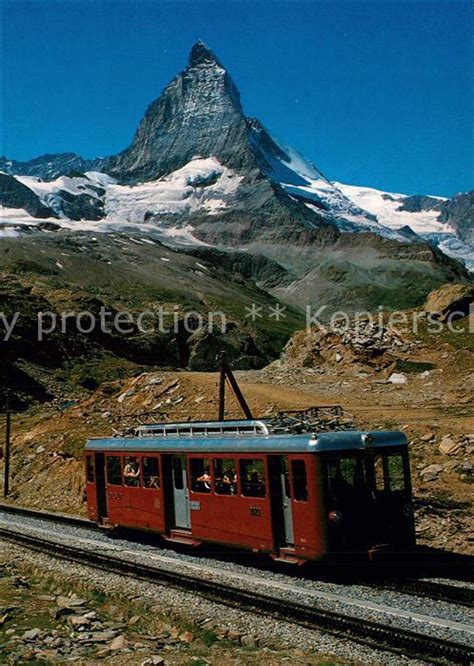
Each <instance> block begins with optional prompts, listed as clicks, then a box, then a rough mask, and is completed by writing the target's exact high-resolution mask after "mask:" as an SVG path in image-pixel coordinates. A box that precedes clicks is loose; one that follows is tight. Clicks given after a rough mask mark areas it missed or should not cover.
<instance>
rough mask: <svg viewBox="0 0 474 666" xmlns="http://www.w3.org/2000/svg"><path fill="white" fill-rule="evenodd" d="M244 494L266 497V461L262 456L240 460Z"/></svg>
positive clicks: (246, 495)
mask: <svg viewBox="0 0 474 666" xmlns="http://www.w3.org/2000/svg"><path fill="white" fill-rule="evenodd" d="M240 478H241V483H242V495H244V496H245V497H265V495H266V488H265V463H264V461H263V460H262V459H260V458H250V459H246V460H241V461H240Z"/></svg>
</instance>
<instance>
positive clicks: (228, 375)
mask: <svg viewBox="0 0 474 666" xmlns="http://www.w3.org/2000/svg"><path fill="white" fill-rule="evenodd" d="M219 361H220V375H219V421H223V420H224V414H225V380H226V379H228V380H229V384H230V386H231V388H232V390H233V392H234V395H235V397H236V398H237V402H238V403H239V405H240V408H241V409H242V411H243V413H244V414H245V418H246V419H253V416H252V412H251V411H250V407H249V406H248V404H247V401H246V400H245V398H244V396H243V394H242V391H241V390H240V387H239V385H238V383H237V380H236V378H235V377H234V374H233V372H232V370H231V369H230V366H229V364H228V363H227V360H226V357H225V352H221V353H220V354H219Z"/></svg>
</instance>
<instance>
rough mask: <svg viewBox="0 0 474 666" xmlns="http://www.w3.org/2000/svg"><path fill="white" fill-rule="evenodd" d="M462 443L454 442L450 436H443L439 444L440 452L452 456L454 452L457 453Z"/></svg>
mask: <svg viewBox="0 0 474 666" xmlns="http://www.w3.org/2000/svg"><path fill="white" fill-rule="evenodd" d="M462 448H463V447H462V444H461V443H459V442H455V441H454V439H452V438H451V437H448V436H446V437H443V439H442V440H441V444H440V445H439V450H440V453H442V454H444V455H445V456H454V455H455V454H456V453H459V452H460V451H461V450H462Z"/></svg>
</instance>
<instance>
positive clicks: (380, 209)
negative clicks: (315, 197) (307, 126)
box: [335, 183, 474, 271]
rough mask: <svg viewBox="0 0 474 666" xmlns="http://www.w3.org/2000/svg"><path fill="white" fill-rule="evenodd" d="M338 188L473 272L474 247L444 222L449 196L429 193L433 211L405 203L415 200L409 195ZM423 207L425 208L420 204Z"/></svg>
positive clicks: (390, 224)
mask: <svg viewBox="0 0 474 666" xmlns="http://www.w3.org/2000/svg"><path fill="white" fill-rule="evenodd" d="M335 185H336V186H337V187H338V189H339V190H340V191H341V192H343V193H344V194H345V195H346V197H348V198H349V199H351V200H352V201H353V202H354V203H355V204H356V205H357V206H360V207H361V208H363V209H365V210H367V211H368V212H369V213H371V214H372V215H375V216H376V217H377V220H378V221H379V222H380V223H381V224H383V225H385V226H386V227H390V228H391V229H394V230H397V229H402V228H403V227H410V229H412V230H413V231H414V232H415V233H416V234H417V235H418V236H419V237H420V238H421V239H423V240H425V241H428V243H430V244H431V245H436V246H437V247H438V248H439V249H440V250H441V251H442V252H444V253H445V254H447V255H448V256H450V257H454V258H455V259H460V260H461V261H463V262H464V263H465V264H466V266H467V268H468V269H469V270H470V271H474V248H473V247H472V245H470V244H469V243H467V242H464V241H463V240H462V239H461V238H460V237H459V235H458V233H457V232H456V229H454V228H453V227H452V226H451V225H449V224H447V223H445V222H442V216H441V210H442V207H443V204H444V202H446V201H448V199H446V197H439V196H428V197H423V199H425V200H432V204H429V205H426V202H425V207H426V208H430V206H431V205H433V206H434V208H433V209H432V210H415V211H412V210H410V209H409V208H407V207H406V205H405V206H404V202H406V201H407V200H410V199H412V198H413V197H410V196H409V195H407V194H399V193H394V192H384V191H383V190H377V189H375V188H373V187H359V186H357V185H344V184H343V183H335ZM421 208H422V207H421Z"/></svg>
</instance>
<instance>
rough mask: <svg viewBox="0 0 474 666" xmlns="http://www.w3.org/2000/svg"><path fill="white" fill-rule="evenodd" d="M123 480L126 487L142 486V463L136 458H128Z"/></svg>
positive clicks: (124, 467)
mask: <svg viewBox="0 0 474 666" xmlns="http://www.w3.org/2000/svg"><path fill="white" fill-rule="evenodd" d="M123 480H124V483H125V485H126V486H131V487H135V488H136V487H137V486H139V485H140V463H139V462H138V458H136V457H135V456H127V457H126V458H125V460H124V466H123Z"/></svg>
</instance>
